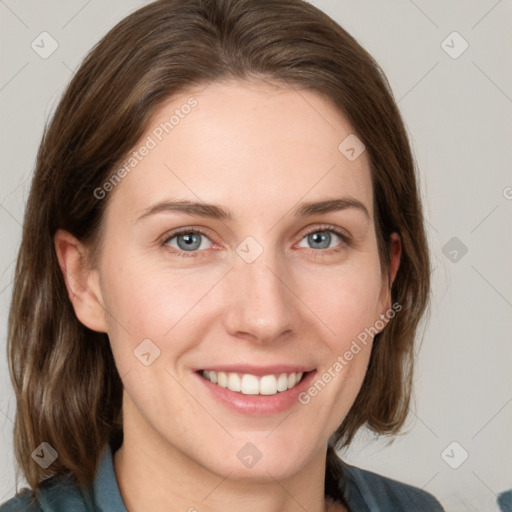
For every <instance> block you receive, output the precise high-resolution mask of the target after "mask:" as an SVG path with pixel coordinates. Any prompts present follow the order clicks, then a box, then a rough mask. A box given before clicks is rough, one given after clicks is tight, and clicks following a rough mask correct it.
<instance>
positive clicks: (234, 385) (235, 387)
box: [228, 373, 242, 391]
mask: <svg viewBox="0 0 512 512" xmlns="http://www.w3.org/2000/svg"><path fill="white" fill-rule="evenodd" d="M228 389H231V391H240V390H241V389H242V382H241V381H240V377H239V376H238V374H236V373H228Z"/></svg>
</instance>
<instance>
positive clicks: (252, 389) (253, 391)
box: [228, 373, 260, 395]
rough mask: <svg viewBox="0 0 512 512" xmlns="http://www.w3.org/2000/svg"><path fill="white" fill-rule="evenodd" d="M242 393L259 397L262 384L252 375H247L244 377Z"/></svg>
mask: <svg viewBox="0 0 512 512" xmlns="http://www.w3.org/2000/svg"><path fill="white" fill-rule="evenodd" d="M228 389H229V388H228ZM231 391H240V390H237V389H232V390H231ZM241 391H242V393H243V394H244V395H257V394H258V393H259V392H260V383H259V382H258V377H255V376H254V375H250V374H248V373H246V374H245V375H244V376H243V377H242V389H241Z"/></svg>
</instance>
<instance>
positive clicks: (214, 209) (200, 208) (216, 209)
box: [135, 196, 370, 222]
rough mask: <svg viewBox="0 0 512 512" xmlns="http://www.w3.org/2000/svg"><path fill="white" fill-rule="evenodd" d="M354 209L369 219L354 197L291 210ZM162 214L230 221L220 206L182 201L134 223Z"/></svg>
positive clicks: (156, 206) (163, 205)
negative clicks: (182, 214) (170, 213)
mask: <svg viewBox="0 0 512 512" xmlns="http://www.w3.org/2000/svg"><path fill="white" fill-rule="evenodd" d="M349 208H355V209H356V210H359V211H361V212H362V213H364V215H365V217H367V218H368V219H370V214H369V212H368V209H367V208H366V206H365V205H364V204H363V203H362V202H361V201H359V200H358V199H355V198H354V197H349V196H346V197H342V198H335V199H326V200H324V201H315V202H305V203H301V204H300V205H299V206H297V207H296V208H295V209H294V210H293V215H295V216H297V217H309V216H312V215H318V214H324V213H330V212H335V211H341V210H347V209H349ZM164 212H181V213H186V214H188V215H192V216H195V217H205V218H211V219H218V220H232V219H233V215H232V214H231V212H230V211H229V210H227V209H225V208H223V207H222V206H218V205H216V204H207V203H199V202H194V201H189V200H187V199H182V200H166V201H161V202H159V203H156V204H154V205H152V206H150V207H149V208H146V209H145V210H143V213H142V215H141V216H140V217H138V219H137V220H136V221H135V222H139V221H140V220H142V219H145V218H147V217H149V216H151V215H155V214H157V213H164Z"/></svg>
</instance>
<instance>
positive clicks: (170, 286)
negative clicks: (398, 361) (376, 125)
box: [55, 81, 401, 512]
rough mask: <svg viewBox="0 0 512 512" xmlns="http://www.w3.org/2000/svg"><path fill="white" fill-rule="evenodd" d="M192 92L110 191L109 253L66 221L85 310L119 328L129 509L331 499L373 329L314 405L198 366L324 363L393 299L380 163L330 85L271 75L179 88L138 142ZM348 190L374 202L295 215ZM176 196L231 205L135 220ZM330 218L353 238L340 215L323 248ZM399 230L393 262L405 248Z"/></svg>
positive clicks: (121, 467)
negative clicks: (250, 406)
mask: <svg viewBox="0 0 512 512" xmlns="http://www.w3.org/2000/svg"><path fill="white" fill-rule="evenodd" d="M190 96H193V97H194V98H195V99H196V100H197V102H198V104H197V106H196V107H195V108H193V109H192V110H191V112H190V113H189V114H188V115H186V116H184V117H183V119H180V121H179V124H177V125H176V126H175V127H174V129H173V130H172V131H171V132H170V133H169V134H165V136H164V137H163V138H162V141H159V142H158V144H157V145H156V147H154V148H153V149H151V150H150V151H149V153H148V154H147V156H145V157H144V158H143V159H142V160H141V161H140V162H139V163H138V164H137V166H136V167H135V168H134V169H133V170H131V172H130V173H128V174H127V176H126V177H125V178H124V179H123V180H122V181H121V183H119V184H118V185H117V186H116V187H115V189H114V190H113V191H111V192H109V194H111V196H110V197H109V204H108V208H107V210H106V214H105V218H104V222H105V224H104V230H103V233H102V236H103V245H102V250H101V255H100V259H99V264H98V266H97V268H89V267H88V265H87V249H88V248H87V247H85V246H84V245H82V244H81V243H80V242H79V241H78V240H76V239H75V238H74V237H73V236H72V235H70V234H69V233H66V232H64V231H59V232H57V234H56V237H55V246H56V250H57V254H58V257H59V262H60V264H61V267H62V270H63V273H64V275H65V278H66V282H67V286H68V289H69V294H70V298H71V300H72V302H73V305H74V308H75V312H76V314H77V317H78V318H79V320H80V321H81V322H82V323H83V324H85V325H86V326H88V327H89V328H91V329H93V330H96V331H102V332H107V333H108V335H109V338H110V342H111V346H112V350H113V353H114V357H115V360H116V365H117V368H118V371H119V375H120V376H121V378H122V380H123V384H124V387H125V390H124V396H123V420H124V443H123V446H122V447H121V448H120V449H119V450H118V451H117V452H116V454H115V457H114V465H115V472H116V476H117V480H118V483H119V486H120V489H121V493H122V496H123V499H124V501H125V503H126V505H127V507H128V509H129V510H130V511H132V512H133V511H134V512H139V511H142V510H153V511H160V510H162V511H163V510H171V509H172V510H183V511H185V510H189V509H192V510H193V508H192V507H195V509H197V510H198V511H201V512H203V511H213V510H224V511H226V510H227V511H230V510H237V511H240V510H244V511H253V510H254V511H256V510H258V511H262V510H265V511H269V512H278V511H295V510H304V509H305V510H308V511H312V512H313V511H315V512H319V511H321V510H324V506H325V504H324V497H323V486H324V475H325V454H326V448H327V442H328V439H329V437H330V435H331V434H332V433H333V432H334V431H335V429H336V428H337V427H338V425H339V424H340V423H341V421H342V420H343V418H344V417H345V416H346V414H347V413H348V411H349V409H350V407H351V405H352V403H353V402H354V400H355V398H356V395H357V393H358V391H359V389H360V387H361V384H362V381H363V377H364V375H365V372H366V369H367V364H368V360H369V356H370V348H371V343H368V345H367V346H366V347H363V348H362V350H361V351H360V352H359V353H358V354H357V355H355V356H354V358H353V359H352V361H350V363H349V364H347V365H346V366H345V367H344V368H343V369H342V370H341V371H340V372H339V373H338V374H337V375H336V377H335V378H334V379H332V381H331V382H330V383H329V384H328V385H327V386H326V387H325V388H324V389H323V390H322V391H321V392H320V393H318V395H317V396H315V397H314V398H312V399H311V401H310V402H309V403H308V404H307V405H302V404H300V403H298V402H297V403H294V404H293V405H292V407H291V408H289V409H288V410H286V411H284V412H280V413H276V414H269V415H259V416H258V415H245V414H241V413H237V412H235V411H233V410H231V409H229V408H228V407H226V406H225V405H224V404H222V403H219V402H218V401H217V400H215V399H214V398H213V397H212V396H210V394H209V393H207V392H206V388H205V386H204V384H203V382H201V380H200V379H199V378H198V376H197V374H194V373H193V370H194V369H197V368H204V367H206V366H208V367H215V365H220V364H235V363H240V364H241V363H246V364H252V365H258V366H268V365H272V364H297V365H306V366H308V367H311V368H315V369H316V370H317V372H318V375H321V374H322V373H324V372H325V371H326V370H327V369H328V368H329V367H331V366H332V365H333V364H334V362H335V361H336V358H337V357H338V355H340V354H344V353H345V351H346V350H348V349H349V347H350V344H351V342H352V340H354V339H356V337H357V335H358V334H359V333H360V332H362V331H363V330H364V329H365V328H368V327H370V326H373V325H374V324H375V322H376V321H377V320H378V319H379V318H380V315H382V314H385V312H386V311H387V310H389V308H390V307H391V300H390V290H389V276H388V278H384V279H383V278H382V276H381V268H380V262H379V257H378V252H377V240H376V234H375V226H374V222H373V206H372V205H373V201H372V194H373V192H372V185H371V178H370V170H369V162H368V159H367V156H366V153H363V154H362V155H361V156H360V157H359V158H357V159H356V160H354V161H352V162H351V161H349V160H348V159H347V158H345V156H344V155H343V154H342V153H341V152H340V151H339V150H338V145H339V144H340V142H341V141H343V140H344V139H345V138H346V137H347V136H348V135H349V134H350V133H352V130H351V128H350V126H349V124H348V122H347V121H346V120H345V119H344V117H343V116H342V115H341V114H340V113H339V111H338V110H337V109H335V108H334V106H332V105H331V103H330V102H329V101H327V100H326V99H324V98H323V97H322V96H320V95H319V94H318V93H315V92H312V91H306V90H301V91H298V90H296V89H294V88H290V87H277V86H275V85H270V84H266V83H253V82H235V81H230V82H223V83H219V82H218V83H214V84H210V85H209V86H208V87H207V88H206V89H205V88H204V87H203V88H201V89H194V90H190V91H187V92H186V93H183V94H180V95H179V96H176V97H174V98H172V100H170V101H169V102H168V103H166V104H165V105H164V106H163V107H162V108H161V109H160V110H159V111H158V112H157V113H156V115H155V116H154V118H153V120H152V122H151V124H150V128H149V129H148V131H147V133H146V134H145V135H144V136H143V137H142V138H141V144H142V143H144V141H145V140H147V137H148V135H151V134H152V130H153V129H154V128H155V127H157V126H158V125H159V123H161V122H164V121H166V120H168V119H169V117H170V116H171V115H172V114H173V111H174V110H175V109H176V108H179V107H180V106H181V105H183V104H184V103H186V101H187V99H189V98H190ZM153 138H154V137H153ZM137 147H140V145H138V146H137ZM135 149H136V148H135ZM345 196H350V197H351V198H354V199H357V200H358V201H360V202H361V203H362V204H363V205H364V206H365V207H366V209H367V210H368V213H369V218H367V217H366V216H365V214H364V213H363V212H362V211H361V210H360V209H357V208H354V207H351V208H346V209H344V210H340V211H335V212H329V213H324V214H315V215H313V216H311V217H299V216H296V215H294V214H293V210H294V209H295V208H296V207H297V205H298V204H299V203H301V202H303V201H308V202H309V201H323V200H326V199H331V198H341V197H345ZM168 199H189V200H191V201H198V202H205V203H215V204H217V205H220V206H222V207H223V208H224V209H229V210H230V212H231V213H232V216H233V218H232V220H219V219H211V218H202V217H197V216H191V215H188V214H185V213H183V212H169V211H167V212H160V213H157V214H154V215H149V216H147V217H145V218H143V219H141V220H138V221H137V219H138V218H139V217H140V216H141V215H142V214H143V213H144V212H145V211H146V209H147V208H148V207H151V206H152V205H154V204H155V203H158V202H160V201H163V200H168ZM326 224H328V225H332V226H334V227H335V228H339V229H341V230H342V232H343V233H344V234H346V235H347V236H349V237H350V239H349V241H348V242H345V241H343V240H342V239H341V238H339V237H338V236H337V235H336V234H334V233H332V232H331V233H332V238H331V241H330V245H329V248H327V249H325V248H320V249H319V248H315V247H316V246H315V245H314V241H310V240H309V239H308V237H307V234H308V230H309V229H313V228H314V229H313V232H315V233H322V232H324V231H325V230H326V229H328V228H327V227H326ZM177 228H190V230H192V229H193V228H201V229H203V230H204V231H205V232H206V237H203V238H202V243H201V246H200V249H198V250H196V251H195V254H198V255H199V257H197V258H194V257H191V256H188V257H187V256H186V254H191V252H186V251H184V250H183V249H181V250H180V248H179V247H180V246H179V245H178V243H177V241H178V240H177V238H176V237H174V238H170V237H172V236H173V233H172V231H173V230H176V229H177ZM249 236H250V237H253V238H254V239H255V240H256V241H257V243H258V244H259V245H260V246H261V248H262V249H263V252H262V253H261V254H260V255H259V256H258V257H257V258H256V259H255V261H253V262H252V263H247V262H246V261H244V259H243V258H242V257H240V255H239V254H238V253H237V252H236V249H237V247H238V246H239V245H240V244H241V242H242V241H244V239H245V238H246V237H249ZM317 236H318V235H317ZM166 239H167V240H168V241H167V242H166V241H165V240H166ZM392 239H393V244H392V249H391V254H390V257H391V279H393V278H394V275H395V274H396V271H397V269H398V265H399V260H400V252H401V249H400V241H399V238H398V236H397V235H396V234H394V235H393V238H392ZM308 240H309V241H308ZM317 244H318V242H317ZM182 246H183V243H182ZM322 247H323V246H322ZM251 250H252V249H251ZM329 251H330V252H329ZM178 253H181V254H183V253H185V256H182V257H180V256H179V255H178ZM145 339H150V340H151V341H152V343H154V344H155V345H156V346H157V347H158V348H159V350H160V355H159V357H157V358H156V359H155V360H154V362H153V363H152V364H151V365H149V366H145V365H143V364H142V363H141V362H140V361H139V360H138V359H137V358H136V357H135V356H134V350H135V349H136V348H137V346H138V345H139V344H140V343H141V342H142V340H145ZM248 442H250V443H253V444H254V445H255V446H257V448H258V450H259V451H260V452H261V454H262V457H261V459H260V460H259V461H258V463H257V464H255V465H254V466H253V467H251V468H248V467H246V466H245V465H244V464H242V463H241V461H240V460H239V459H238V457H237V452H238V451H239V450H240V449H241V448H242V447H243V446H244V445H245V444H246V443H248ZM148 489H149V491H148Z"/></svg>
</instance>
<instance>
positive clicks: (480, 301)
mask: <svg viewBox="0 0 512 512" xmlns="http://www.w3.org/2000/svg"><path fill="white" fill-rule="evenodd" d="M145 3H148V2H143V1H140V0H139V1H136V0H129V1H127V0H112V1H109V2H100V1H99V0H89V1H86V0H68V1H66V2H64V1H60V2H59V1H56V0H52V1H45V2H41V1H36V0H16V1H15V0H0V47H1V49H2V50H1V56H0V64H1V65H0V73H1V75H0V113H1V120H2V121H1V128H0V129H1V137H0V155H1V161H2V165H1V167H0V169H1V171H0V180H1V185H0V224H1V229H2V238H1V240H2V245H1V247H2V249H1V252H0V322H1V325H0V345H1V350H2V356H1V357H0V390H1V391H0V456H1V460H2V461H3V464H2V466H1V467H0V503H1V502H3V501H5V500H6V499H7V498H8V497H10V496H11V495H12V494H13V493H14V470H13V468H14V457H13V452H12V426H13V423H12V421H13V419H14V410H15V401H14V395H13V391H12V388H11V385H10V381H9V378H8V370H7V362H6V357H5V343H6V329H7V314H8V307H9V300H10V294H11V290H12V276H13V271H14V259H15V256H16V251H17V247H18V245H19V242H20V234H21V222H22V218H23V209H24V203H25V200H26V197H27V193H28V186H29V183H30V177H31V173H32V171H33V166H34V159H35V154H36V150H37V146H38V144H39V141H40V138H41V134H42V130H43V126H44V122H45V120H46V119H47V117H48V116H49V114H50V113H51V112H52V111H53V109H54V108H55V106H56V103H57V101H58V99H59V96H60V94H61V93H62V91H63V88H64V86H65V85H66V84H67V82H68V81H69V80H70V79H71V77H72V75H73V72H74V70H75V69H76V68H77V66H78V65H79V63H80V61H81V59H82V58H83V57H84V55H85V54H86V52H87V51H88V50H89V49H90V48H91V47H92V46H93V44H94V43H96V42H97V41H98V39H99V38H100V37H101V36H103V35H104V34H105V33H106V32H107V31H108V30H109V29H110V28H111V27H112V26H113V25H114V24H115V23H116V22H117V21H118V20H120V19H121V18H122V17H124V16H125V15H127V14H128V13H129V12H131V11H133V10H135V9H136V8H138V7H140V6H142V5H144V4H145ZM312 3H314V4H315V5H316V6H317V7H319V8H320V9H322V10H324V11H325V12H327V13H328V14H329V15H330V16H332V17H333V18H334V19H335V20H336V21H338V22H339V23H340V24H341V25H342V26H343V27H344V28H345V29H347V30H348V31H349V32H350V33H351V34H352V35H354V36H355V37H356V38H357V39H358V40H359V42H360V43H361V44H362V45H363V46H364V47H365V48H366V49H367V50H368V51H369V52H370V53H371V54H372V55H373V56H374V57H375V58H376V60H377V61H378V62H379V64H380V65H381V66H382V67H383V69H384V71H385V72H386V74H387V76H388V78H389V80H390V83H391V86H392V88H393V91H394V93H395V96H396V99H397V101H398V104H399V107H400V109H401V111H402V113H403V116H404V119H405V122H406V124H407V128H408V131H409V133H410V136H411V140H412V143H413V149H414V152H415V155H416V159H417V162H418V166H419V169H420V181H421V188H422V194H423V197H424V204H425V210H426V217H427V219H428V234H429V240H430V243H431V251H432V260H433V268H434V270H433V274H432V276H433V281H434V290H433V297H434V300H433V303H432V313H431V319H430V322H429V323H428V324H425V335H424V341H423V344H422V346H421V350H420V351H419V354H420V357H419V362H418V365H417V372H416V378H415V382H416V391H415V399H414V403H413V405H412V406H411V414H410V418H409V421H408V423H407V426H406V429H405V431H404V432H405V434H404V435H401V436H399V437H398V438H396V439H395V441H394V442H393V443H392V444H391V445H388V440H386V439H374V437H373V436H372V435H371V434H370V433H369V432H367V431H365V430H362V431H361V432H360V435H359V436H358V438H357V439H356V441H355V442H354V443H353V445H352V446H351V448H350V449H349V450H348V452H347V453H345V454H344V456H345V457H346V459H347V460H348V461H349V462H351V463H353V464H356V465H359V466H361V467H364V468H367V469H371V470H373V471H376V472H379V473H383V474H385V475H388V476H391V477H394V478H396V479H399V480H402V481H405V482H408V483H411V484H413V485H416V486H419V487H423V488H425V489H426V490H428V491H430V492H432V493H433V494H435V495H436V496H437V497H438V498H439V499H440V501H441V502H442V503H443V505H444V506H445V507H446V510H447V511H449V512H451V511H453V512H455V511H477V510H478V511H480V512H482V511H492V510H498V509H497V507H496V504H495V502H496V495H497V494H498V493H499V492H501V491H503V490H505V489H507V488H511V487H512V442H511V436H510V432H512V428H511V427H512V403H511V402H512V385H511V384H512V377H511V371H510V369H511V361H512V357H511V356H512V344H511V343H510V332H511V327H512V321H511V320H512V315H511V313H512V283H511V281H512V279H511V276H512V271H511V262H512V257H511V256H512V237H511V236H510V233H511V232H512V231H511V218H512V217H511V209H512V174H511V173H510V163H511V161H512V159H511V156H512V155H511V153H512V149H511V146H512V144H511V142H512V139H511V131H512V130H511V122H510V119H511V118H510V114H511V111H512V68H511V67H510V58H511V50H512V41H511V40H512V35H511V34H512V31H511V30H510V26H511V25H510V24H511V20H512V2H511V1H510V0H499V1H496V0H481V1H476V0H474V1H462V0H453V1H449V2H446V1H441V0H435V1H426V0H415V1H412V0H393V1H387V2H381V1H378V0H373V1H359V2H356V1H339V0H338V1H336V0H315V1H314V2H312ZM44 31H46V32H48V33H49V34H51V36H52V37H53V38H54V39H55V40H56V41H57V43H58V48H57V50H56V51H55V52H54V53H53V54H52V55H50V56H49V57H48V58H47V59H43V58H41V57H40V56H39V54H38V53H36V52H35V51H34V50H33V49H32V47H31V43H32V42H33V41H34V40H35V41H36V42H37V41H40V38H39V37H38V36H39V35H40V34H41V33H42V32H44ZM454 31H457V32H458V33H459V34H460V36H461V37H459V36H457V35H450V34H452V33H453V32H454ZM44 37H47V36H44ZM45 41H46V44H45V48H46V49H49V48H50V40H49V39H46V40H45ZM443 41H445V42H444V43H443ZM464 41H466V42H467V44H468V45H469V46H468V48H467V49H466V51H464V52H463V53H462V54H460V55H458V54H459V53H460V51H461V50H462V49H463V48H464V46H465V42H464ZM39 44H40V45H41V43H39ZM39 51H42V49H41V50H39ZM450 54H451V55H450ZM454 57H456V58H454ZM454 237H455V239H454V240H452V238H454ZM464 248H466V249H467V252H466V253H464V251H465V250H466V249H464ZM453 442H456V443H457V444H455V445H453V444H451V443H453ZM466 452H467V454H468V458H467V459H466V460H465V461H463V458H464V457H465V454H466ZM462 461H463V462H462ZM450 464H451V466H458V467H457V468H456V469H454V468H453V467H451V466H450Z"/></svg>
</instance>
